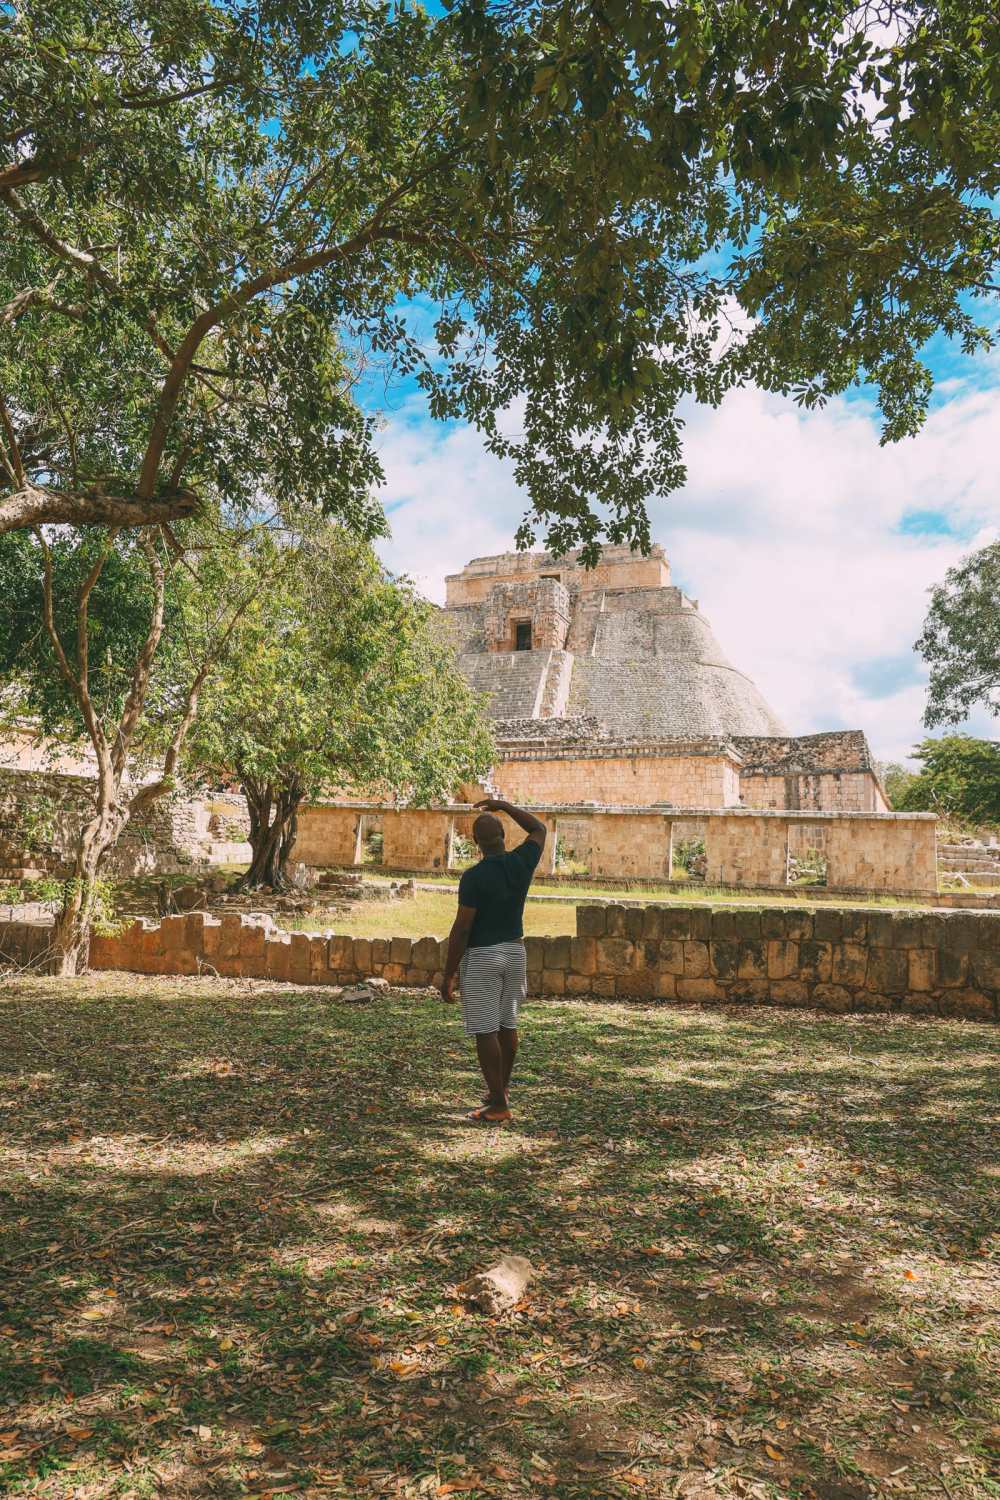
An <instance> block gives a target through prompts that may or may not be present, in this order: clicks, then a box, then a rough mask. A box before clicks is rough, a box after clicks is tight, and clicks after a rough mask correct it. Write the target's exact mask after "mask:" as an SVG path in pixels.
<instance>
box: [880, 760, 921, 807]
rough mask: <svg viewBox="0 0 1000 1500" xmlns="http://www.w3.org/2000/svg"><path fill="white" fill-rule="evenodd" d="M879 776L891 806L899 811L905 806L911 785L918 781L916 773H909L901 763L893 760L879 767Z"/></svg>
mask: <svg viewBox="0 0 1000 1500" xmlns="http://www.w3.org/2000/svg"><path fill="white" fill-rule="evenodd" d="M878 776H879V780H880V781H881V783H882V786H883V788H884V790H885V795H886V797H887V799H888V802H889V806H890V807H891V808H894V809H895V810H896V811H898V810H899V809H900V808H901V807H902V806H903V799H904V798H905V796H906V794H907V792H908V790H909V788H910V786H911V784H912V783H913V782H914V781H915V780H916V772H915V771H908V770H907V768H906V767H905V766H904V765H902V764H901V763H900V762H899V761H896V760H892V761H884V762H883V763H882V764H881V765H879V767H878Z"/></svg>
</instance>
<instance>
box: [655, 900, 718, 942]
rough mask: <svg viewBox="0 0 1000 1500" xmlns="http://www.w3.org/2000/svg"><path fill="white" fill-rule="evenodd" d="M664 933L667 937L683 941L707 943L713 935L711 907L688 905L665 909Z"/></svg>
mask: <svg viewBox="0 0 1000 1500" xmlns="http://www.w3.org/2000/svg"><path fill="white" fill-rule="evenodd" d="M662 933H663V936H664V937H665V938H677V939H679V940H680V941H681V942H688V941H691V942H701V943H707V942H708V940H709V938H710V937H711V936H712V912H711V908H710V907H707V906H688V907H674V908H673V909H670V908H667V909H665V910H664V913H663V921H662Z"/></svg>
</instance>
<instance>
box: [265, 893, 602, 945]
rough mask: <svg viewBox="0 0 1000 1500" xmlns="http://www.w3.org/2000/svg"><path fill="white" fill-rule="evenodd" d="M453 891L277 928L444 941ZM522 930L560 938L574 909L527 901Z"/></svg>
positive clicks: (572, 922) (571, 923)
mask: <svg viewBox="0 0 1000 1500" xmlns="http://www.w3.org/2000/svg"><path fill="white" fill-rule="evenodd" d="M457 903H458V897H457V895H456V893H455V892H454V891H447V890H445V891H417V893H416V895H415V896H414V897H413V900H412V901H360V902H358V904H357V905H356V906H355V907H354V908H353V909H352V910H351V911H349V912H346V913H345V914H344V915H343V916H337V917H331V918H326V917H300V918H298V919H291V918H290V919H286V918H285V917H284V916H282V917H281V918H280V919H278V920H279V921H280V925H281V926H283V927H285V928H287V929H294V930H295V931H298V932H322V931H325V930H326V929H327V928H328V927H332V928H333V929H334V931H336V932H346V933H349V934H350V935H351V937H362V938H373V937H413V938H421V937H436V938H443V937H447V936H448V934H449V932H450V931H451V924H452V922H454V920H455V912H456V910H457V909H458V905H457ZM524 930H525V933H526V934H527V935H528V936H529V937H561V936H562V935H563V934H565V933H570V934H575V932H576V907H575V906H574V905H573V903H572V902H571V901H531V900H529V901H528V902H527V904H526V906H525V908H524Z"/></svg>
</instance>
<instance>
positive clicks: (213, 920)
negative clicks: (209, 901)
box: [201, 916, 222, 964]
mask: <svg viewBox="0 0 1000 1500" xmlns="http://www.w3.org/2000/svg"><path fill="white" fill-rule="evenodd" d="M221 942H222V922H221V921H220V919H219V918H218V917H208V916H207V917H206V918H205V925H204V926H203V928H202V932H201V951H202V953H203V954H204V955H205V958H206V959H207V960H208V962H209V963H210V964H214V963H215V960H216V959H217V958H218V956H219V945H220V944H221Z"/></svg>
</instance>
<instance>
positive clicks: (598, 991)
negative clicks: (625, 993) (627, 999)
mask: <svg viewBox="0 0 1000 1500" xmlns="http://www.w3.org/2000/svg"><path fill="white" fill-rule="evenodd" d="M592 983H593V990H592V993H593V994H595V995H597V996H599V998H600V999H602V1000H611V999H612V998H613V997H614V993H615V978H614V975H613V974H595V975H594V978H593V981H592Z"/></svg>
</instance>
